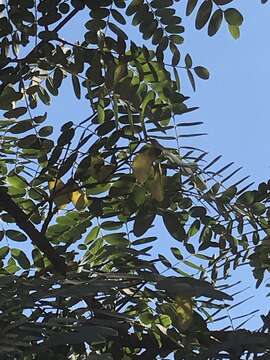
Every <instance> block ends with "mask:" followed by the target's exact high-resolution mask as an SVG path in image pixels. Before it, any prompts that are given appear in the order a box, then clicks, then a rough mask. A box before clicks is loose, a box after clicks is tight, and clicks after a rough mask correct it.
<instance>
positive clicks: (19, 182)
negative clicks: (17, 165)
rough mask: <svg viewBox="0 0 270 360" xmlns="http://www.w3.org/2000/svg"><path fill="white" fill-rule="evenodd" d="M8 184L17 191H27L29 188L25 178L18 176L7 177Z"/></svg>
mask: <svg viewBox="0 0 270 360" xmlns="http://www.w3.org/2000/svg"><path fill="white" fill-rule="evenodd" d="M7 182H8V184H9V185H11V186H13V187H15V188H16V189H25V188H26V187H27V182H26V181H25V180H24V178H23V177H21V176H20V175H17V174H12V175H10V176H7Z"/></svg>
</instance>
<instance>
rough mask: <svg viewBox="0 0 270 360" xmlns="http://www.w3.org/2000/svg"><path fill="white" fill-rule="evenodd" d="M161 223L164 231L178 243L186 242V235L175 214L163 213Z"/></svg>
mask: <svg viewBox="0 0 270 360" xmlns="http://www.w3.org/2000/svg"><path fill="white" fill-rule="evenodd" d="M163 222H164V225H165V227H166V229H167V230H168V232H169V233H170V234H171V235H172V237H173V238H175V239H176V240H179V241H184V240H186V238H187V235H186V232H185V229H184V226H183V225H182V224H181V222H180V219H179V217H178V216H177V214H175V213H173V212H169V211H167V212H165V213H164V214H163Z"/></svg>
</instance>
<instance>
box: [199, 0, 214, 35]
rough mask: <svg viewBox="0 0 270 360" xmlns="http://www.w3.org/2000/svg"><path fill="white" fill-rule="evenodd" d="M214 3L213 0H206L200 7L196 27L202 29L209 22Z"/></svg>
mask: <svg viewBox="0 0 270 360" xmlns="http://www.w3.org/2000/svg"><path fill="white" fill-rule="evenodd" d="M212 8H213V3H212V0H204V1H203V2H202V4H201V6H200V7H199V10H198V12H197V15H196V20H195V27H196V29H198V30H200V29H202V28H203V27H204V26H205V25H206V23H207V22H208V20H209V18H210V16H211V13H212Z"/></svg>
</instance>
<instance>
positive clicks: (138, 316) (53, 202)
mask: <svg viewBox="0 0 270 360" xmlns="http://www.w3.org/2000/svg"><path fill="white" fill-rule="evenodd" d="M266 1H267V0H261V3H266ZM234 3H236V1H234V0H188V1H178V0H152V1H150V0H132V1H126V0H5V1H3V2H2V4H1V5H0V82H1V83H0V109H1V116H2V119H1V120H0V132H1V138H0V141H1V143H0V145H1V146H0V153H1V159H0V217H1V230H0V240H1V243H0V261H1V269H0V288H1V292H0V304H1V305H0V324H1V338H0V359H24V360H28V359H29V360H30V359H38V360H40V359H74V360H75V359H80V360H83V359H89V360H90V359H92V360H94V359H100V360H114V359H123V360H131V359H135V358H136V359H145V360H151V359H160V358H162V359H166V358H168V359H169V358H174V359H175V360H179V359H251V358H252V359H269V356H270V337H269V326H270V325H269V324H270V315H268V314H267V311H268V309H266V312H265V313H264V314H262V327H261V328H260V329H257V330H256V331H249V330H248V329H247V328H245V324H246V321H247V320H248V319H249V317H250V316H252V314H250V313H249V314H245V310H244V307H241V305H242V303H244V301H242V302H240V303H237V301H236V302H235V301H233V299H234V298H236V299H237V293H236V294H234V295H231V294H232V293H233V292H234V284H231V283H230V282H229V276H230V274H231V272H232V271H233V270H235V269H237V268H238V267H239V266H241V265H243V264H248V266H250V267H251V269H252V271H253V276H254V280H255V281H256V285H257V286H260V284H261V283H262V281H263V280H264V277H265V274H266V273H267V272H269V270H270V260H269V259H270V257H269V253H270V237H269V236H270V228H269V215H270V207H269V200H268V199H269V195H270V181H268V182H262V183H260V184H259V186H258V187H257V188H252V187H251V186H252V185H251V184H247V185H245V183H244V181H245V180H246V178H239V176H238V172H239V170H240V169H239V168H233V166H232V163H229V164H227V165H226V166H220V165H219V160H220V156H218V157H212V158H211V157H209V155H208V154H207V151H206V150H205V149H201V148H200V140H199V139H200V138H199V135H201V133H198V132H196V130H193V129H195V126H197V125H200V124H201V123H199V122H195V121H192V112H193V111H195V110H196V109H197V107H195V106H194V105H190V103H191V102H192V99H189V97H187V96H185V95H184V94H183V89H182V87H181V79H182V78H183V76H187V78H188V79H189V81H190V84H191V86H192V88H193V89H194V91H195V89H196V82H197V81H200V80H207V79H208V78H209V72H208V70H207V69H206V68H205V67H204V66H202V65H199V64H194V61H193V59H192V56H191V55H190V54H184V53H182V51H181V44H182V43H183V41H184V37H185V36H184V30H185V28H184V23H185V18H186V17H187V16H190V15H192V16H193V17H194V22H195V28H196V29H197V30H202V31H205V33H206V36H214V35H215V34H216V33H217V32H218V31H219V29H220V27H221V26H225V27H227V28H228V32H229V34H231V36H232V38H233V39H237V38H238V37H239V36H240V28H241V25H242V22H243V16H242V14H241V9H237V8H235V7H234V6H235V5H234ZM78 25H80V26H78ZM132 26H133V27H134V29H135V30H136V31H137V32H136V34H137V35H136V36H138V35H139V36H140V41H138V38H136V37H134V35H133V33H132V30H131V29H132ZM63 31H65V34H64V36H63ZM69 36H70V37H69ZM74 37H75V38H76V41H74V40H73V39H74ZM233 39H232V41H233ZM65 84H68V85H67V86H66V85H65ZM63 89H64V90H63ZM63 91H68V92H73V93H74V97H75V98H77V99H78V104H81V105H80V106H84V107H85V109H86V111H87V112H88V116H87V117H86V118H83V119H81V118H78V119H74V120H72V121H71V120H70V119H67V121H66V122H63V123H61V124H60V125H59V124H57V123H56V121H55V124H54V123H53V121H51V119H50V117H49V115H48V113H47V112H46V107H48V106H49V107H56V108H57V107H59V106H63V104H61V102H60V101H57V100H59V99H61V94H62V93H63ZM195 105H199V104H195ZM64 106H66V107H67V111H68V105H66V104H64ZM188 112H191V114H190V119H191V120H190V121H187V120H186V118H185V117H184V115H185V114H186V113H188ZM183 118H184V120H183ZM58 128H59V130H58ZM189 137H196V139H198V140H197V143H198V146H197V147H194V146H186V145H185V146H184V145H183V143H182V140H183V138H189ZM236 160H237V159H236ZM163 229H164V230H163ZM164 248H166V249H168V251H169V252H170V256H168V255H167V252H168V251H167V252H166V254H164V253H163V251H160V249H164ZM268 286H269V284H268ZM236 306H239V311H240V312H241V315H240V316H239V319H241V321H240V323H239V325H238V326H237V328H228V327H224V326H222V325H221V326H220V327H218V325H214V323H215V322H217V321H218V320H222V319H225V318H229V319H230V313H229V311H230V309H232V308H233V307H236ZM224 314H225V315H224ZM242 320H243V321H242ZM217 324H220V323H218V322H217Z"/></svg>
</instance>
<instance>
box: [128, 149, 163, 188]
mask: <svg viewBox="0 0 270 360" xmlns="http://www.w3.org/2000/svg"><path fill="white" fill-rule="evenodd" d="M159 153H160V150H159V149H156V148H149V149H147V150H145V151H143V152H142V153H140V154H138V155H137V156H136V157H135V159H134V161H133V164H132V168H133V174H134V176H135V178H136V180H137V182H138V183H140V184H143V183H145V181H146V180H147V179H148V177H149V175H150V174H151V172H152V171H153V162H154V161H155V160H156V158H157V157H158V155H159Z"/></svg>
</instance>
